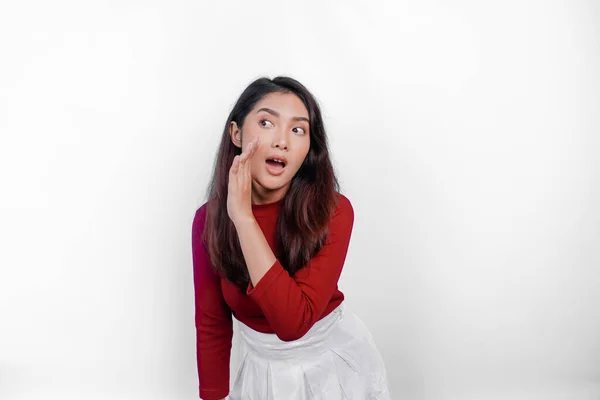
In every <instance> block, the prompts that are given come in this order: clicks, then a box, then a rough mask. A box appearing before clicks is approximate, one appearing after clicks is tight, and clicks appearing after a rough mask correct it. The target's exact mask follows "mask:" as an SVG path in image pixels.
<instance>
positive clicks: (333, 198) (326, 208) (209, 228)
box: [203, 76, 339, 291]
mask: <svg viewBox="0 0 600 400" xmlns="http://www.w3.org/2000/svg"><path fill="white" fill-rule="evenodd" d="M274 92H282V93H293V94H295V95H297V96H298V97H299V98H300V99H301V100H302V102H303V103H304V106H305V107H306V109H307V110H308V115H309V120H310V129H309V132H310V149H309V151H308V154H307V155H306V158H305V159H304V162H303V164H302V166H301V167H300V169H299V170H298V172H297V173H296V175H295V176H294V177H293V178H292V181H291V184H290V187H289V190H288V191H287V193H286V194H285V197H284V199H283V201H282V205H281V211H280V214H279V217H278V220H277V230H276V235H275V236H276V249H275V251H274V253H275V256H276V257H277V259H278V260H279V261H280V262H281V265H282V266H283V267H284V268H285V269H286V270H287V271H288V272H289V274H290V276H293V275H294V274H295V273H296V271H298V270H299V269H301V268H302V267H304V266H305V265H306V264H307V263H308V261H309V260H310V259H311V258H312V257H313V256H314V255H315V254H316V253H317V252H318V251H319V250H320V249H321V247H322V246H323V244H324V243H325V240H326V238H327V226H328V223H329V220H330V217H331V216H332V214H333V212H334V210H335V207H336V204H337V192H338V190H339V183H338V180H337V177H336V175H335V173H334V170H333V165H332V163H331V159H330V157H329V149H328V144H327V135H326V133H325V126H324V124H323V118H322V117H321V110H320V109H319V105H318V104H317V101H316V100H315V98H314V97H313V95H312V94H311V93H310V92H309V91H308V89H306V87H304V86H303V85H302V84H301V83H300V82H298V81H297V80H295V79H293V78H290V77H285V76H279V77H276V78H274V79H269V78H259V79H257V80H255V81H254V82H252V83H251V84H250V85H248V87H247V88H246V89H245V90H244V92H243V93H242V94H241V96H240V98H239V99H238V101H237V102H236V103H235V106H234V107H233V110H232V111H231V113H230V114H229V117H227V121H226V123H225V127H224V129H223V135H222V136H221V144H220V146H219V149H218V153H217V156H216V159H215V162H214V171H213V176H212V179H211V182H210V185H209V187H208V190H207V193H206V196H207V198H208V201H207V214H206V215H207V216H206V224H205V228H204V233H203V240H204V242H205V244H207V248H208V251H209V255H210V259H211V262H212V264H213V267H214V268H215V270H216V272H217V273H218V274H220V275H221V276H224V277H225V278H226V279H227V280H228V281H230V282H232V283H234V284H235V285H237V286H238V287H239V288H240V290H242V291H245V290H246V288H247V286H248V282H249V280H250V276H249V274H248V269H247V267H246V262H245V261H244V256H243V254H242V250H241V247H240V243H239V239H238V235H237V232H236V230H235V226H234V225H233V222H232V221H231V219H230V218H229V215H228V214H227V186H228V181H229V169H230V167H231V164H232V163H233V158H234V157H235V156H236V155H237V154H240V153H241V150H240V149H239V148H238V147H236V146H234V144H233V143H232V142H231V137H230V135H229V126H230V124H231V121H235V122H236V123H237V125H238V126H239V127H242V125H243V123H244V120H245V118H246V116H247V115H248V113H249V112H250V111H251V110H252V108H254V106H255V105H256V103H257V102H258V101H260V100H261V99H262V98H263V97H265V96H266V95H268V94H270V93H274Z"/></svg>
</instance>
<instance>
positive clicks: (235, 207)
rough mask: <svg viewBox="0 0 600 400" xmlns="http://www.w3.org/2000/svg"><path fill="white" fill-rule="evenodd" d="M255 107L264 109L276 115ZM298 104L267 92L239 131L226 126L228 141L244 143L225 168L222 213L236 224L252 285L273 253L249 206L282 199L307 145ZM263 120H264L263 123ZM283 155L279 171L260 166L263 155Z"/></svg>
mask: <svg viewBox="0 0 600 400" xmlns="http://www.w3.org/2000/svg"><path fill="white" fill-rule="evenodd" d="M261 108H269V109H270V110H272V111H274V112H275V113H277V114H279V116H278V117H277V116H275V115H272V114H271V113H269V112H267V111H260V109H261ZM302 117H303V118H306V119H308V111H307V110H306V107H305V106H304V103H302V101H301V100H300V99H299V98H298V97H297V96H296V95H294V94H291V93H272V94H269V95H267V96H265V98H263V99H262V100H261V101H259V102H258V103H257V104H256V106H255V107H254V108H253V110H252V111H251V112H250V113H249V114H248V116H247V117H246V119H245V120H244V123H243V127H242V129H239V128H238V127H237V125H236V124H235V122H233V123H232V124H231V126H230V135H231V140H232V142H233V143H234V145H236V146H237V145H238V144H239V146H241V145H242V142H243V143H247V145H246V148H245V149H243V151H242V154H241V155H238V156H236V157H235V158H234V160H233V163H232V166H231V168H230V170H229V186H228V195H227V212H228V214H229V217H230V218H231V220H232V221H233V224H234V226H235V228H236V231H237V234H238V237H239V240H240V245H241V248H242V253H243V255H244V259H245V261H246V265H247V267H248V272H249V274H250V281H251V283H252V285H254V286H256V285H257V284H258V282H259V281H260V280H261V279H262V277H263V276H264V275H265V274H266V273H267V271H268V270H269V269H270V268H271V266H272V265H273V264H274V263H275V261H276V257H275V255H274V254H273V251H272V250H271V247H270V246H269V243H268V242H267V239H266V238H265V236H264V234H263V232H262V230H261V229H260V227H259V225H258V223H257V222H256V219H255V218H254V214H253V213H252V204H267V203H271V202H274V201H277V200H280V199H281V198H283V196H284V195H285V193H286V192H287V190H288V189H289V186H290V183H291V180H292V178H293V177H294V175H295V174H296V172H297V171H298V169H299V168H300V166H301V165H302V163H303V162H304V159H305V158H306V155H307V154H308V150H309V148H310V136H309V123H308V122H306V121H304V120H302V119H301V120H298V118H302ZM264 120H267V121H269V123H267V122H264ZM273 154H281V155H284V156H285V158H286V159H287V164H286V166H285V171H284V173H283V174H282V175H279V176H272V175H270V174H269V173H268V171H267V170H266V165H265V160H266V159H267V158H268V157H269V155H273Z"/></svg>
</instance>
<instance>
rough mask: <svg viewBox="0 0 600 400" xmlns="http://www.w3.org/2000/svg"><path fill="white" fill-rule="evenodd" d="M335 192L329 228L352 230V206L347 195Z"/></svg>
mask: <svg viewBox="0 0 600 400" xmlns="http://www.w3.org/2000/svg"><path fill="white" fill-rule="evenodd" d="M336 194H337V205H336V207H335V211H334V212H333V216H332V218H331V221H330V228H332V229H334V230H342V231H352V227H353V225H354V208H353V207H352V203H351V202H350V199H348V197H346V196H344V195H343V194H341V193H336Z"/></svg>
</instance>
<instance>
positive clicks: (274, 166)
mask: <svg viewBox="0 0 600 400" xmlns="http://www.w3.org/2000/svg"><path fill="white" fill-rule="evenodd" d="M265 163H266V164H267V169H268V170H269V171H270V172H271V173H273V174H278V173H280V172H283V169H284V168H285V160H284V159H281V158H277V157H271V158H267V160H266V161H265Z"/></svg>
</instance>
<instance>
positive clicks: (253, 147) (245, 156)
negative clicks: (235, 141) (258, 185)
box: [240, 136, 260, 166]
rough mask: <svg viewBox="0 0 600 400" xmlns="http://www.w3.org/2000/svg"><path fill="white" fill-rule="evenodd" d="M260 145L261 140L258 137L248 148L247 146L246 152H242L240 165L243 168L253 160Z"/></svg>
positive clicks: (255, 137)
mask: <svg viewBox="0 0 600 400" xmlns="http://www.w3.org/2000/svg"><path fill="white" fill-rule="evenodd" d="M259 144H260V139H259V138H258V136H254V137H253V138H252V140H251V141H250V143H248V146H246V150H244V151H243V152H242V156H241V159H240V164H241V165H242V166H244V165H245V164H246V162H247V161H248V160H251V159H252V156H253V155H254V153H256V149H257V148H258V145H259Z"/></svg>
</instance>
